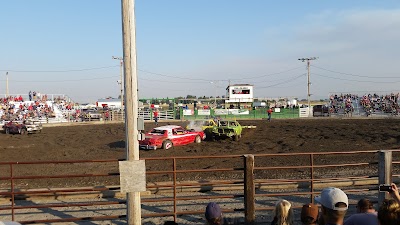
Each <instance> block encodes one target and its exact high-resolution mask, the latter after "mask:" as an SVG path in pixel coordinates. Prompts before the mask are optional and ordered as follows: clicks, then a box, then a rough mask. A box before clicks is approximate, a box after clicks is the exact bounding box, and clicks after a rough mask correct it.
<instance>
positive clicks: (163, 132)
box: [150, 129, 166, 134]
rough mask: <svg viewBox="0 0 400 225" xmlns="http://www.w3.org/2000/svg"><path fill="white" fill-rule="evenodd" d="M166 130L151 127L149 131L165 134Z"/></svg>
mask: <svg viewBox="0 0 400 225" xmlns="http://www.w3.org/2000/svg"><path fill="white" fill-rule="evenodd" d="M165 131H166V130H158V129H153V130H151V131H150V133H151V134H165Z"/></svg>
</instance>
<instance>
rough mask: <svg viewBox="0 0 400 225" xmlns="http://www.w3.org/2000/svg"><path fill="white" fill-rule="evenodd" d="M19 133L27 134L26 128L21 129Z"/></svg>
mask: <svg viewBox="0 0 400 225" xmlns="http://www.w3.org/2000/svg"><path fill="white" fill-rule="evenodd" d="M19 133H20V134H21V135H25V134H26V133H27V132H26V130H25V129H21V130H20V131H19Z"/></svg>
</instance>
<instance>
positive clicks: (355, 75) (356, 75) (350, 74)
mask: <svg viewBox="0 0 400 225" xmlns="http://www.w3.org/2000/svg"><path fill="white" fill-rule="evenodd" d="M311 66H312V67H315V68H317V69H320V70H325V71H328V72H331V73H338V74H342V75H347V76H353V77H364V78H373V79H381V78H386V79H390V78H399V77H398V76H397V77H372V76H364V75H358V74H352V73H344V72H339V71H334V70H329V69H325V68H322V67H318V66H313V65H311Z"/></svg>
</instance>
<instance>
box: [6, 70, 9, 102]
mask: <svg viewBox="0 0 400 225" xmlns="http://www.w3.org/2000/svg"><path fill="white" fill-rule="evenodd" d="M8 94H9V93H8V72H7V73H6V97H8Z"/></svg>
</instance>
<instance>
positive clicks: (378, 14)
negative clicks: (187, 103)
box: [0, 0, 400, 102]
mask: <svg viewBox="0 0 400 225" xmlns="http://www.w3.org/2000/svg"><path fill="white" fill-rule="evenodd" d="M135 5H136V25H137V27H136V32H137V54H138V55H137V59H138V77H139V97H140V98H152V97H176V96H186V95H188V94H191V95H197V96H203V95H205V96H214V95H215V92H217V94H218V95H224V94H225V88H226V86H227V85H228V84H229V82H231V84H235V83H250V84H254V85H255V96H257V97H285V96H287V97H299V98H305V97H306V94H307V86H306V85H307V77H306V75H305V73H306V72H307V71H306V67H305V66H306V63H303V62H301V61H298V60H297V59H298V58H302V57H312V56H316V57H319V58H318V60H315V61H313V62H312V67H311V82H312V86H311V93H312V94H313V96H312V98H314V99H320V98H327V96H328V95H329V93H333V92H352V93H359V94H364V93H368V92H379V93H388V92H390V91H399V90H400V88H399V85H400V75H399V73H398V72H399V69H400V65H399V63H398V62H399V58H400V56H399V52H400V45H399V44H398V40H400V30H399V29H398V28H399V27H400V1H397V0H393V1H390V0H382V1H375V0H373V1H372V0H358V1H356V0H354V1H348V0H337V1H317V0H314V1H287V0H286V1H267V0H251V1H243V0H240V1H239V0H219V1H215V0H202V1H199V0H190V1H189V0H169V1H168V0H157V1H156V0H136V1H135ZM0 10H1V13H0V30H1V35H0V43H1V44H0V94H2V95H3V94H5V92H6V91H5V87H6V85H5V80H6V75H5V74H6V71H8V72H9V88H10V94H27V93H28V92H29V90H32V91H33V90H36V91H39V92H41V93H47V94H66V95H68V96H70V97H71V98H72V99H74V100H76V101H80V102H94V101H96V100H97V99H99V98H104V97H108V96H112V97H117V96H118V95H119V85H118V83H117V81H118V80H119V63H118V61H117V60H113V59H112V56H122V34H121V33H122V32H121V30H122V28H121V26H122V24H121V2H120V1H117V0H96V1H94V0H79V1H78V0H57V1H54V0H53V1H52V0H36V1H29V0H13V1H9V0H8V1H7V0H0ZM96 68H97V69H96ZM211 82H213V83H211Z"/></svg>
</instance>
